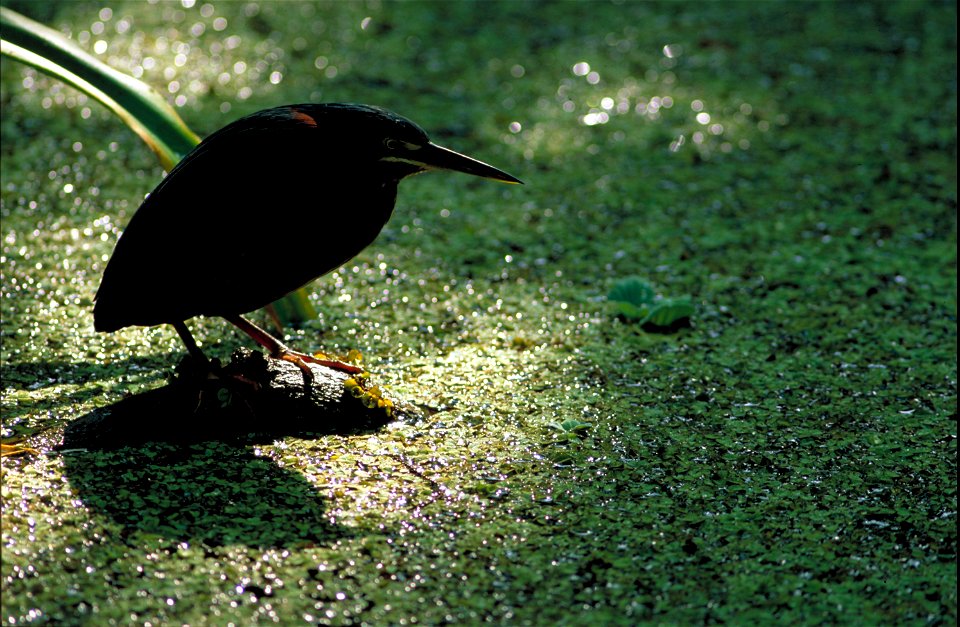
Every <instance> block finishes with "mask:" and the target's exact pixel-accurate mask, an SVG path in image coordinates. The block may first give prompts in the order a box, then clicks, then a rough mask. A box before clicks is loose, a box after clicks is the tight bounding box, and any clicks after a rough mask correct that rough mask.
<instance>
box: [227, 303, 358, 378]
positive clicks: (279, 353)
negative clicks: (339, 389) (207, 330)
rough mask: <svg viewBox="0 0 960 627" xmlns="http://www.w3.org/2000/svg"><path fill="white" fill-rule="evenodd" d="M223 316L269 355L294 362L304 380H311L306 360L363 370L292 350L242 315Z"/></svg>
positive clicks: (334, 366)
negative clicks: (268, 352)
mask: <svg viewBox="0 0 960 627" xmlns="http://www.w3.org/2000/svg"><path fill="white" fill-rule="evenodd" d="M223 318H224V320H226V321H227V322H229V323H230V324H232V325H234V326H235V327H237V328H238V329H240V330H241V331H243V332H244V333H246V334H247V335H249V336H250V337H251V338H253V341H255V342H256V343H257V344H259V345H260V346H262V347H264V348H265V349H267V350H268V351H270V356H271V357H274V358H276V359H282V360H284V361H289V362H290V363H292V364H295V365H296V366H297V367H298V368H300V370H302V371H303V377H304V379H305V380H306V381H312V380H313V372H312V371H311V370H310V366H308V365H307V363H308V362H309V363H312V364H319V365H321V366H326V367H327V368H332V369H334V370H340V371H341V372H347V373H350V374H359V373H361V372H363V368H361V367H359V366H354V365H353V364H347V363H344V362H342V361H338V360H336V359H327V358H325V357H320V356H317V355H307V354H306V353H300V352H297V351H295V350H292V349H290V348H288V347H287V346H286V345H284V344H283V343H282V342H281V341H280V340H278V339H277V338H275V337H273V336H272V335H270V334H269V333H267V332H266V331H264V330H263V329H261V328H260V327H258V326H257V325H255V324H254V323H252V322H250V321H249V320H247V319H246V318H244V317H243V316H240V315H231V316H223Z"/></svg>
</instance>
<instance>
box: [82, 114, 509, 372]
mask: <svg viewBox="0 0 960 627" xmlns="http://www.w3.org/2000/svg"><path fill="white" fill-rule="evenodd" d="M426 170H453V171H456V172H464V173H466V174H472V175H475V176H480V177H483V178H488V179H493V180H495V181H502V182H505V183H520V181H519V180H518V179H516V178H514V177H513V176H510V175H509V174H507V173H506V172H502V171H500V170H498V169H496V168H494V167H492V166H489V165H487V164H485V163H483V162H481V161H477V160H475V159H472V158H470V157H467V156H465V155H462V154H459V153H457V152H454V151H452V150H449V149H447V148H443V147H441V146H438V145H436V144H433V143H431V142H430V139H429V138H428V137H427V134H426V133H425V132H424V131H423V129H421V128H420V127H419V126H417V125H416V124H414V123H413V122H411V121H410V120H407V119H405V118H403V117H401V116H399V115H397V114H395V113H392V112H390V111H387V110H385V109H381V108H379V107H373V106H367V105H358V104H297V105H288V106H283V107H277V108H274V109H267V110H264V111H260V112H258V113H254V114H252V115H249V116H247V117H244V118H241V119H240V120H237V121H236V122H233V123H232V124H229V125H228V126H225V127H224V128H222V129H220V130H219V131H217V132H215V133H213V134H212V135H210V136H209V137H207V138H206V139H205V140H204V141H203V142H201V143H200V144H199V145H198V146H197V147H196V148H195V149H194V150H193V151H191V152H190V154H188V155H187V156H186V157H184V159H183V160H182V161H180V163H178V164H177V166H176V167H175V168H173V170H172V171H171V172H170V174H169V175H168V176H167V177H166V178H164V179H163V181H161V183H160V184H159V185H158V186H157V188H156V189H155V190H153V193H151V194H150V195H149V196H148V197H147V198H146V200H144V201H143V204H142V205H140V208H139V209H138V210H137V212H136V213H135V214H134V216H133V218H131V220H130V223H129V224H128V225H127V228H126V229H125V230H124V232H123V234H122V235H121V237H120V239H119V240H118V241H117V246H116V249H115V250H114V252H113V256H112V257H111V258H110V261H109V263H108V264H107V267H106V270H104V273H103V280H102V281H101V283H100V289H99V290H98V291H97V296H96V304H95V305H94V309H93V316H94V326H95V327H96V329H97V330H98V331H116V330H117V329H121V328H123V327H128V326H153V325H158V324H163V323H169V324H172V325H173V327H174V328H175V329H176V331H177V333H178V334H179V335H180V337H181V339H182V340H183V342H184V344H186V346H187V349H188V350H189V351H190V353H191V354H192V355H193V356H194V357H195V358H197V359H199V360H200V361H201V362H203V363H206V358H205V357H204V356H203V353H202V351H200V349H199V347H198V346H197V344H196V342H195V341H194V339H193V336H192V335H191V334H190V331H189V330H188V329H187V326H186V324H185V322H184V321H185V320H187V319H189V318H193V317H194V316H219V317H221V318H224V319H226V320H228V321H229V322H231V323H233V324H234V325H236V326H237V327H238V328H240V329H241V330H242V331H244V332H245V333H247V334H248V335H249V336H250V337H252V338H253V339H254V340H255V341H256V342H257V343H259V344H260V345H261V346H263V347H264V348H266V349H267V350H268V351H269V352H270V354H271V356H273V357H277V358H280V359H285V360H287V361H291V362H293V363H295V364H297V365H298V366H299V367H300V368H301V369H303V370H304V374H305V376H307V377H308V378H309V375H310V369H309V367H308V366H307V365H306V364H305V363H304V362H306V361H310V362H314V363H320V364H324V365H327V366H331V367H336V368H340V369H343V370H347V371H355V370H356V368H354V367H351V366H348V365H347V364H342V363H340V362H337V361H334V360H327V359H321V358H319V357H313V356H310V355H306V354H303V353H297V352H295V351H292V350H291V349H289V348H287V347H286V346H284V345H283V344H282V343H281V342H280V341H279V340H277V339H276V338H274V337H272V336H271V335H270V334H269V333H267V332H266V331H264V330H263V329H261V328H259V327H257V326H256V325H254V324H253V323H252V322H250V321H249V320H247V319H246V318H244V317H243V316H242V315H241V314H244V313H247V312H250V311H253V310H255V309H259V308H261V307H264V306H266V305H268V304H269V303H272V302H273V301H275V300H277V299H279V298H281V297H282V296H284V295H285V294H288V293H289V292H292V291H294V290H296V289H298V288H300V287H302V286H304V285H306V284H307V283H309V282H310V281H312V280H314V279H315V278H317V277H319V276H321V275H323V274H326V273H327V272H329V271H331V270H333V269H335V268H337V267H339V266H340V265H342V264H344V263H346V262H347V261H349V260H350V259H351V258H353V257H354V256H355V255H356V254H357V253H359V252H360V251H362V250H363V249H364V248H366V247H367V246H368V245H369V244H370V243H371V242H373V240H374V238H376V236H377V235H378V234H379V233H380V230H381V229H382V228H383V225H384V224H386V222H387V220H388V219H389V218H390V214H391V213H392V211H393V206H394V202H395V200H396V196H397V184H398V183H399V182H400V181H401V180H402V179H404V178H406V177H408V176H411V175H413V174H418V173H420V172H424V171H426Z"/></svg>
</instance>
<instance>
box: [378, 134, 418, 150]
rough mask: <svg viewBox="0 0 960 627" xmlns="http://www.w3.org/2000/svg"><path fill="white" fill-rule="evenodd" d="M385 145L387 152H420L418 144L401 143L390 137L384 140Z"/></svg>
mask: <svg viewBox="0 0 960 627" xmlns="http://www.w3.org/2000/svg"><path fill="white" fill-rule="evenodd" d="M383 145H384V146H386V147H387V150H391V151H393V150H420V146H418V145H417V144H411V143H410V142H405V141H401V140H399V139H392V138H390V137H388V138H387V139H385V140H383Z"/></svg>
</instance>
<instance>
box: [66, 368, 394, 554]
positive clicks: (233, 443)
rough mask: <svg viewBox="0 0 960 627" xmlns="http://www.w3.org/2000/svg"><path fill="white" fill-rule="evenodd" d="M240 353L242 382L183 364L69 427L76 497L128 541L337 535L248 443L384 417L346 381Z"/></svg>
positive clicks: (291, 474)
mask: <svg viewBox="0 0 960 627" xmlns="http://www.w3.org/2000/svg"><path fill="white" fill-rule="evenodd" d="M237 355H238V357H237V361H235V362H232V364H231V365H233V364H241V365H243V366H245V367H248V369H247V370H246V371H244V372H243V376H242V377H238V378H234V376H232V375H231V374H230V373H231V372H232V371H230V370H228V369H224V370H222V371H221V373H223V374H222V375H221V376H219V377H213V378H210V377H209V376H208V371H207V370H206V369H205V368H204V369H203V370H202V373H203V376H198V373H200V371H199V370H191V368H190V365H189V363H182V364H181V368H180V369H178V370H180V372H179V377H178V379H177V380H175V381H173V382H171V383H170V384H169V385H166V386H164V387H161V388H157V389H154V390H150V391H148V392H143V393H141V394H136V395H133V396H128V397H126V398H124V399H122V400H120V401H118V402H117V403H114V404H112V405H109V406H107V407H102V408H99V409H95V410H93V411H91V412H89V413H88V414H86V415H84V416H81V417H79V418H77V419H75V420H73V421H72V422H71V423H70V424H69V425H67V428H66V429H65V432H64V437H63V444H62V445H61V446H60V447H59V448H60V450H61V451H62V452H63V458H64V470H65V476H66V477H67V479H68V481H69V482H70V484H71V485H72V486H73V488H74V490H75V493H76V496H77V498H79V499H80V501H81V502H83V503H84V504H85V505H86V506H87V507H89V508H90V509H91V510H93V511H95V512H99V513H101V514H104V515H106V516H108V517H109V518H110V519H111V520H113V521H114V522H115V523H117V524H119V525H120V526H121V527H122V528H123V533H134V532H141V533H147V534H155V535H159V536H161V537H163V538H166V539H169V540H172V541H175V542H177V543H179V542H186V543H188V544H195V543H201V544H202V545H204V546H208V547H211V546H220V545H225V544H237V543H239V544H244V545H247V546H252V547H274V548H288V547H291V546H300V545H303V544H308V545H309V544H323V543H326V542H328V541H330V540H331V538H333V539H335V538H340V537H343V535H344V533H343V531H342V530H340V529H339V528H338V527H336V526H335V525H332V524H331V523H329V522H328V520H327V518H326V517H325V506H324V503H323V499H322V497H321V496H320V494H318V493H317V491H316V488H315V487H314V486H313V485H311V483H310V482H309V481H308V480H307V478H306V477H305V476H304V475H303V474H301V473H299V472H297V471H292V470H288V469H285V468H283V467H281V466H278V465H277V464H276V463H274V462H273V461H272V460H271V459H269V458H265V457H259V456H257V455H256V454H254V452H253V451H252V450H251V445H253V444H257V443H271V442H275V441H276V440H278V439H281V438H284V437H287V436H297V437H301V438H315V437H317V436H319V435H347V434H359V433H369V432H373V431H377V430H379V429H381V428H383V427H384V426H385V425H386V424H387V423H388V422H389V421H390V420H391V417H390V415H388V414H387V413H386V412H384V411H382V410H381V411H375V410H372V409H369V408H367V407H365V406H364V405H363V404H362V403H360V402H359V400H358V399H357V398H354V397H353V396H351V394H350V393H349V392H348V391H347V390H346V389H345V387H344V384H343V381H344V379H345V378H346V377H347V375H346V374H345V373H342V372H338V371H333V370H329V369H327V371H326V373H325V374H324V373H323V372H321V371H318V370H316V369H314V370H313V373H314V378H313V380H312V382H311V384H310V385H309V386H305V385H304V381H303V373H302V372H300V370H299V369H298V368H297V367H296V366H294V365H293V364H290V363H287V362H280V361H279V360H270V361H269V362H268V361H267V360H266V359H265V358H264V357H263V355H261V354H260V353H250V352H249V351H238V353H237ZM251 364H252V365H251ZM258 365H259V366H258ZM257 367H260V368H262V369H263V372H261V373H259V374H258V372H256V368H257ZM234 374H235V373H234ZM319 472H322V470H320V471H319Z"/></svg>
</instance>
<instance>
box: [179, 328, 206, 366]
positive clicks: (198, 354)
mask: <svg viewBox="0 0 960 627" xmlns="http://www.w3.org/2000/svg"><path fill="white" fill-rule="evenodd" d="M173 328H174V329H176V330H177V335H179V336H180V339H181V340H183V343H184V344H185V345H186V347H187V351H188V352H189V353H190V356H191V357H193V358H194V359H196V360H197V361H198V362H199V363H200V364H201V365H202V366H205V367H208V366H209V365H210V362H209V361H208V360H207V356H206V355H204V354H203V351H202V350H200V347H199V346H197V341H196V340H194V339H193V335H191V333H190V329H188V328H187V323H186V322H184V321H182V320H181V321H179V322H174V323H173Z"/></svg>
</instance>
